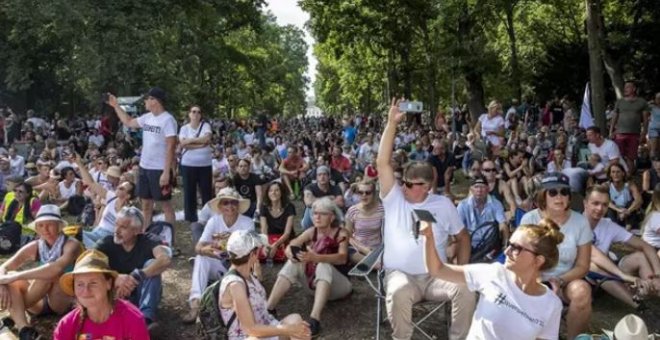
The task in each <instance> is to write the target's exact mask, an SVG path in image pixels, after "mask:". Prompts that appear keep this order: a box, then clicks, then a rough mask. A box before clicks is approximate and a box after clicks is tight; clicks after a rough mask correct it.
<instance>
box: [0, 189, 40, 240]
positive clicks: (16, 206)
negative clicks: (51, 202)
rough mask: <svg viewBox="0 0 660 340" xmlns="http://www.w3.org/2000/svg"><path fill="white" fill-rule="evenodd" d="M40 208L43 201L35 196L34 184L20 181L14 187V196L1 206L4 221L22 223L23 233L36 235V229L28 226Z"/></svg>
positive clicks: (0, 214) (0, 210)
mask: <svg viewBox="0 0 660 340" xmlns="http://www.w3.org/2000/svg"><path fill="white" fill-rule="evenodd" d="M39 208H41V201H40V200H39V197H35V196H34V194H33V192H32V186H31V185H29V184H27V183H20V184H18V185H16V187H14V197H13V198H11V199H9V200H8V201H7V203H6V205H4V204H3V206H1V207H0V212H1V213H0V216H1V217H2V221H3V222H6V221H14V222H16V223H18V224H20V225H21V226H22V227H23V235H34V231H33V230H32V229H30V228H27V226H28V224H30V223H31V222H32V221H34V216H36V215H37V212H38V211H39ZM21 244H22V243H21Z"/></svg>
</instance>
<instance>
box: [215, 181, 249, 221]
mask: <svg viewBox="0 0 660 340" xmlns="http://www.w3.org/2000/svg"><path fill="white" fill-rule="evenodd" d="M222 200H232V201H238V213H239V214H243V213H244V212H246V211H247V210H248V209H250V200H247V199H245V198H243V197H242V196H241V195H240V194H239V193H238V191H236V189H234V188H230V187H228V188H222V190H220V192H219V193H218V196H216V197H215V198H214V199H212V200H211V201H210V202H209V207H210V208H211V210H213V211H214V212H215V213H216V214H221V215H222V212H221V211H220V201H222Z"/></svg>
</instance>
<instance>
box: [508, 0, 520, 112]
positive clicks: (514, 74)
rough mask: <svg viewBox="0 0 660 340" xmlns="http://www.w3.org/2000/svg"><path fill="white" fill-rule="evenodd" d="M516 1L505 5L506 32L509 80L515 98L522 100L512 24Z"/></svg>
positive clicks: (516, 48) (514, 30)
mask: <svg viewBox="0 0 660 340" xmlns="http://www.w3.org/2000/svg"><path fill="white" fill-rule="evenodd" d="M515 6H516V2H511V3H509V4H507V5H506V32H507V34H508V35H509V48H511V82H512V83H513V84H512V85H513V92H514V93H515V94H516V98H518V100H520V101H522V89H521V85H520V66H519V64H518V46H517V43H516V28H515V27H514V26H513V22H514V20H513V19H514V14H515V13H514V11H515Z"/></svg>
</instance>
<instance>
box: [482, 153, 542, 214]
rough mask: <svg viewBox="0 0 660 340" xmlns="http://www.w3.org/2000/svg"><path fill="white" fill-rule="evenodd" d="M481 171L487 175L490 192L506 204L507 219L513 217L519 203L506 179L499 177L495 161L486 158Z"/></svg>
mask: <svg viewBox="0 0 660 340" xmlns="http://www.w3.org/2000/svg"><path fill="white" fill-rule="evenodd" d="M481 173H482V174H483V175H484V177H486V182H488V194H489V195H491V196H493V197H494V198H496V199H497V200H498V201H500V203H502V205H504V208H505V209H506V210H505V215H506V217H507V220H511V219H513V217H514V216H515V213H516V209H517V208H518V205H517V204H516V200H515V199H514V196H513V192H511V187H510V186H508V185H507V183H506V181H504V180H503V179H501V178H499V177H497V167H496V166H495V162H493V161H491V160H489V159H487V160H484V161H483V163H481ZM529 206H530V207H531V204H529ZM527 210H531V209H527Z"/></svg>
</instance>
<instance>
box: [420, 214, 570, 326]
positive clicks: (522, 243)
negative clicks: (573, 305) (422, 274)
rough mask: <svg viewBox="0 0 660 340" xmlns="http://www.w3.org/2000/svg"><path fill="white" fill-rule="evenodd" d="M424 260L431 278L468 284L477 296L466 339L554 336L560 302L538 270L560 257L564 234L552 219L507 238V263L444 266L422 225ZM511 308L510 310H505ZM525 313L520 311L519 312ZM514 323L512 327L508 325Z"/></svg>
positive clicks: (429, 231)
mask: <svg viewBox="0 0 660 340" xmlns="http://www.w3.org/2000/svg"><path fill="white" fill-rule="evenodd" d="M422 224H423V226H422V230H421V231H420V233H421V234H422V235H424V236H426V237H425V239H424V262H425V264H426V268H427V270H428V272H429V274H430V275H431V276H434V277H437V278H439V279H441V280H445V281H449V282H453V283H457V284H467V287H468V289H469V290H471V291H477V292H479V294H480V295H481V296H480V298H479V303H477V307H476V309H475V312H474V315H473V317H472V325H471V326H470V332H469V333H468V336H467V338H468V339H558V338H559V323H560V320H561V309H562V304H561V300H559V298H557V295H555V294H554V293H553V292H552V290H551V289H550V288H548V287H547V286H545V285H544V284H542V283H541V282H540V278H541V274H542V273H543V272H545V271H547V270H550V269H552V268H553V267H554V266H555V265H556V264H557V261H558V260H559V250H558V245H559V244H560V243H562V240H563V239H564V235H563V234H562V233H561V232H560V231H559V227H558V226H557V225H556V224H555V223H554V222H553V221H551V220H548V219H544V220H542V221H541V222H540V223H539V224H538V225H534V224H523V225H521V226H520V227H518V229H516V231H515V232H514V233H513V235H512V236H511V240H510V242H509V245H508V246H507V247H506V249H505V251H504V253H505V254H506V262H505V263H504V265H502V264H500V263H492V264H468V265H464V266H458V265H450V264H444V263H442V261H441V260H440V257H439V256H438V251H437V249H436V245H435V239H434V235H433V228H430V224H428V223H424V222H423V223H422ZM503 306H509V307H510V308H504V307H503ZM522 311H524V312H522ZM511 325H516V327H511Z"/></svg>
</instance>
